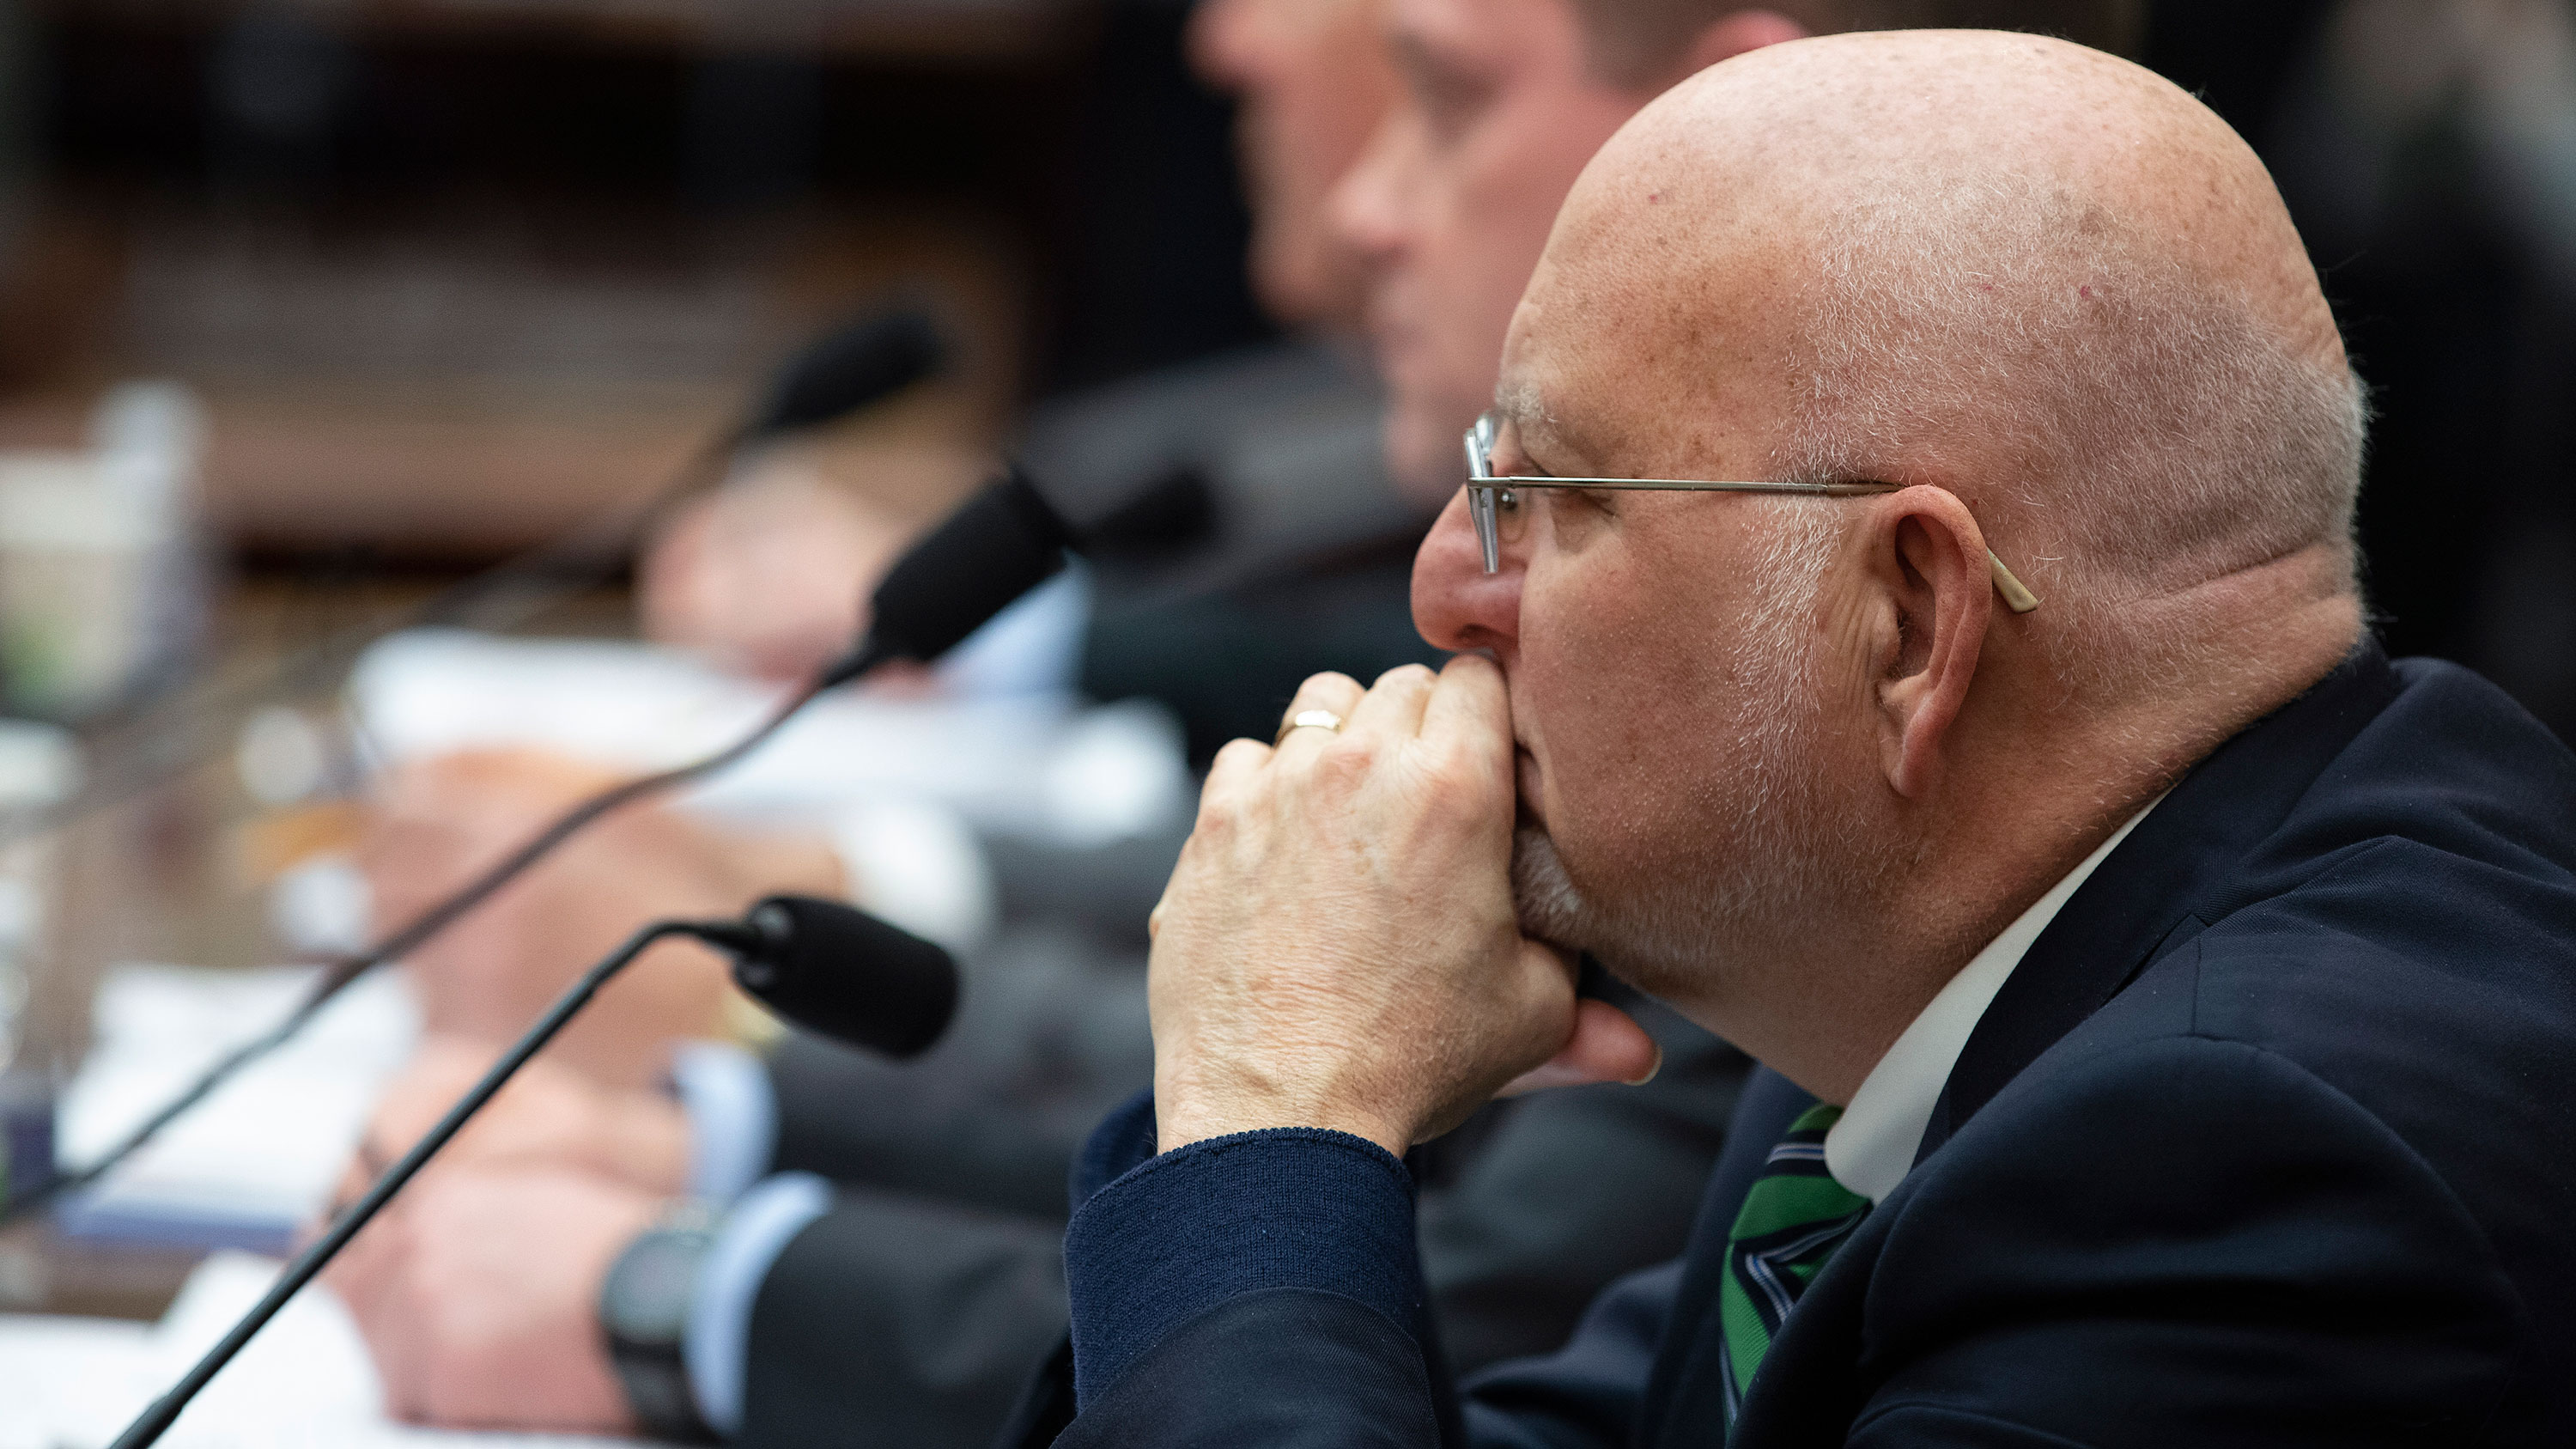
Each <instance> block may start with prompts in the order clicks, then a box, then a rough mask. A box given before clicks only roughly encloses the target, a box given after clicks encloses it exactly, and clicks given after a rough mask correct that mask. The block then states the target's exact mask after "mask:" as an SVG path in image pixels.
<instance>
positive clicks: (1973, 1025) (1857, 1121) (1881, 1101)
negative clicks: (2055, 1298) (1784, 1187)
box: [1825, 796, 2163, 1202]
mask: <svg viewBox="0 0 2576 1449" xmlns="http://www.w3.org/2000/svg"><path fill="white" fill-rule="evenodd" d="M2157 798H2158V800H2161V799H2162V798H2163V797H2161V796H2159V797H2157ZM2156 803H2157V801H2156V800H2150V801H2148V802H2147V805H2146V808H2145V809H2143V810H2140V811H2139V812H2138V813H2137V814H2135V815H2132V816H2130V817H2129V819H2128V823H2127V824H2124V825H2122V826H2121V827H2120V828H2119V829H2117V830H2114V831H2112V832H2111V838H2110V839H2108V840H2105V841H2103V842H2102V844H2101V845H2100V846H2099V847H2097V848H2096V849H2095V850H2094V852H2093V853H2092V854H2091V855H2088V856H2086V857H2084V861H2083V863H2082V864H2080V865H2078V866H2076V867H2075V869H2073V870H2071V871H2068V872H2067V873H2066V878H2065V879H2063V880H2061V881H2059V882H2058V883H2057V884H2055V885H2053V886H2051V887H2049V889H2048V894H2046V895H2044V896H2041V897H2040V898H2039V899H2038V900H2037V901H2034V902H2032V903H2031V907H2030V909H2029V910H2026V911H2024V912H2022V913H2021V915H2020V916H2019V917H2018V918H2017V919H2015V920H2014V921H2013V923H2012V924H2011V925H2009V926H2006V927H2004V931H2003V934H2002V935H2000V936H1997V937H1995V938H1994V940H1992V941H1990V942H1988V943H1987V945H1986V948H1985V949H1984V950H1982V951H1979V952H1978V953H1977V954H1976V955H1975V956H1974V957H1971V958H1970V959H1969V961H1968V964H1967V965H1965V966H1962V967H1960V968H1959V974H1958V975H1956V976H1953V977H1951V978H1950V983H1949V984H1948V985H1946V986H1944V987H1942V988H1941V991H1940V994H1939V995H1937V996H1934V997H1933V998H1932V1001H1931V1004H1930V1005H1927V1006H1925V1007H1924V1008H1923V1011H1922V1014H1921V1015H1919V1016H1917V1017H1915V1018H1914V1022H1913V1024H1912V1025H1910V1026H1908V1027H1906V1028H1905V1031H1904V1033H1903V1034H1902V1035H1900V1036H1898V1037H1897V1039H1896V1044H1895V1045H1894V1046H1891V1047H1889V1048H1888V1049H1887V1055H1885V1056H1883V1057H1880V1058H1879V1059H1878V1065H1877V1066H1875V1067H1872V1068H1870V1072H1869V1076H1868V1077H1867V1078H1866V1079H1865V1080H1863V1081H1862V1082H1861V1084H1860V1090H1859V1091H1857V1092H1854V1093H1852V1099H1851V1105H1850V1106H1849V1107H1846V1108H1844V1109H1843V1115H1842V1118H1841V1120H1839V1121H1837V1122H1835V1123H1834V1125H1833V1126H1832V1128H1830V1129H1829V1130H1827V1131H1826V1133H1825V1170H1826V1171H1827V1172H1830V1173H1832V1174H1833V1177H1834V1181H1836V1182H1838V1183H1841V1184H1842V1185H1843V1186H1844V1187H1846V1188H1849V1189H1850V1190H1851V1191H1853V1192H1856V1193H1858V1194H1860V1195H1861V1196H1862V1197H1865V1198H1868V1199H1869V1200H1870V1201H1871V1202H1877V1201H1879V1200H1880V1199H1882V1198H1884V1197H1886V1196H1887V1195H1888V1194H1889V1193H1891V1192H1894V1191H1895V1190H1896V1185H1897V1184H1898V1183H1900V1182H1902V1181H1904V1180H1905V1174H1907V1173H1908V1172H1911V1171H1913V1170H1914V1154H1915V1153H1916V1152H1917V1151H1918V1150H1920V1149H1921V1148H1922V1146H1923V1129H1924V1128H1926V1127H1927V1126H1929V1125H1931V1121H1932V1108H1933V1105H1934V1104H1935V1103H1937V1102H1939V1101H1940V1100H1941V1089H1942V1088H1943V1087H1944V1086H1946V1085H1948V1084H1949V1081H1950V1069H1951V1068H1952V1067H1954V1066H1957V1065H1958V1062H1959V1053H1960V1052H1962V1051H1964V1050H1966V1048H1967V1045H1968V1036H1969V1034H1970V1033H1971V1032H1974V1031H1975V1030H1976V1029H1977V1022H1978V1021H1979V1020H1980V1019H1981V1018H1983V1017H1984V1016H1985V1014H1986V1008H1987V1007H1988V1006H1990V1005H1992V1004H1993V1003H1994V999H1995V993H1996V992H1998V991H2001V990H2002V989H2003V985H2004V982H2005V981H2006V980H2007V979H2009V978H2010V977H2011V975H2012V973H2013V968H2014V967H2016V966H2018V965H2020V964H2021V958H2022V957H2023V956H2024V955H2025V954H2026V953H2028V952H2029V950H2030V945H2031V943H2032V942H2033V941H2036V940H2038V939H2039V933H2040V932H2042V931H2045V930H2047V929H2048V923H2049V922H2051V921H2053V920H2055V919H2057V913H2058V912H2059V911H2060V910H2062V909H2063V908H2064V907H2065V905H2066V902H2067V901H2068V899H2070V898H2071V897H2073V896H2074V894H2075V891H2076V888H2077V887H2078V886H2081V885H2083V884H2084V881H2085V879H2086V878H2087V877H2088V876H2090V875H2092V874H2093V870H2094V867H2096V866H2098V865H2100V864H2101V863H2102V862H2103V860H2104V858H2106V857H2108V856H2109V855H2110V853H2111V852H2112V851H2114V850H2116V849H2118V848H2119V845H2120V842H2121V841H2123V840H2126V839H2128V838H2129V832H2130V831H2132V830H2135V829H2137V828H2138V822H2139V821H2141V820H2144V819H2146V818H2147V811H2148V810H2153V809H2155V808H2156Z"/></svg>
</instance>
